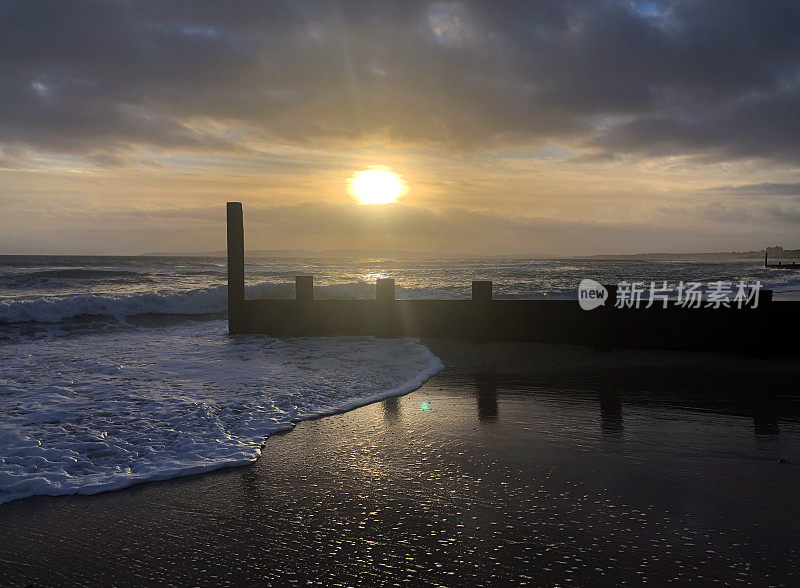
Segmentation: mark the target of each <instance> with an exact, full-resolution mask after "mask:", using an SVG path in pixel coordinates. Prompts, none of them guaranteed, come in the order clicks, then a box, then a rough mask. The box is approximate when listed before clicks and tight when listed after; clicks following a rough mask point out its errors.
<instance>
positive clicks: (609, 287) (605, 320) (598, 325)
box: [587, 284, 617, 351]
mask: <svg viewBox="0 0 800 588" xmlns="http://www.w3.org/2000/svg"><path fill="white" fill-rule="evenodd" d="M603 287H604V288H605V289H606V291H607V292H608V297H607V298H606V302H605V304H604V305H603V306H601V307H600V308H598V309H596V310H590V311H587V312H591V313H594V315H593V316H594V329H595V349H596V350H597V351H610V350H612V349H614V343H615V341H616V331H617V313H616V312H614V311H615V307H614V305H615V304H616V303H617V285H616V284H603Z"/></svg>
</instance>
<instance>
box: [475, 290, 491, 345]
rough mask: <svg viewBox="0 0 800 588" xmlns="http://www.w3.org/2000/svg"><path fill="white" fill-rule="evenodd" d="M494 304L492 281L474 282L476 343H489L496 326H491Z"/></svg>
mask: <svg viewBox="0 0 800 588" xmlns="http://www.w3.org/2000/svg"><path fill="white" fill-rule="evenodd" d="M491 302H492V282H491V280H472V303H473V305H474V306H473V309H472V331H473V332H472V338H473V339H474V340H475V341H479V342H484V341H489V340H490V339H491V338H492V337H491V333H492V331H493V329H494V328H495V327H496V325H493V324H491V319H490V318H489V313H490V311H491V304H490V303H491Z"/></svg>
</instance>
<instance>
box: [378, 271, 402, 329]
mask: <svg viewBox="0 0 800 588" xmlns="http://www.w3.org/2000/svg"><path fill="white" fill-rule="evenodd" d="M375 300H376V301H377V303H378V307H377V309H376V310H377V313H376V315H375V318H376V320H377V324H376V333H377V335H378V336H379V337H396V336H397V332H396V330H397V325H396V322H395V307H396V305H395V304H394V278H378V279H377V280H376V282H375Z"/></svg>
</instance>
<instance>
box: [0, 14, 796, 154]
mask: <svg viewBox="0 0 800 588" xmlns="http://www.w3.org/2000/svg"><path fill="white" fill-rule="evenodd" d="M799 27H800V6H798V4H797V3H794V2H783V1H780V0H775V1H772V2H768V3H756V2H751V1H747V0H717V1H708V2H679V1H666V0H665V1H663V2H654V1H648V2H629V1H621V0H620V1H615V0H605V1H600V0H574V1H570V2H564V1H561V0H544V1H541V2H522V1H520V2H489V1H486V2H470V1H463V2H455V1H454V2H422V1H417V0H403V1H399V0H398V1H395V2H367V3H364V2H350V1H346V0H343V1H341V2H334V1H330V2H327V1H321V0H319V1H318V0H297V1H291V2H290V1H288V0H286V1H276V2H256V1H254V0H242V1H239V2H235V3H227V2H226V3H219V2H213V1H211V0H205V1H203V0H199V1H197V2H188V3H187V2H177V1H171V0H161V1H159V2H149V1H144V2H137V3H128V2H111V1H101V0H94V1H89V0H76V1H74V2H69V3H67V2H27V1H24V0H19V1H9V2H5V3H3V5H2V7H0V58H1V59H0V79H2V84H0V144H2V145H5V146H6V147H7V148H9V149H10V148H16V149H28V150H32V151H38V152H48V153H58V154H67V155H78V156H82V157H86V158H88V159H90V160H93V161H95V162H97V163H99V164H101V165H109V164H118V163H120V162H121V160H122V159H126V158H131V157H140V153H139V152H140V151H142V150H149V151H151V152H152V151H154V152H159V151H177V152H182V151H194V152H197V151H199V152H244V153H246V152H248V150H249V149H251V147H252V145H253V144H256V143H259V142H263V141H278V142H288V143H296V144H305V145H308V144H316V143H317V142H319V141H327V142H341V143H360V142H361V143H374V142H376V141H378V142H380V141H385V142H390V143H393V144H410V145H419V146H424V147H437V148H440V149H444V150H449V151H453V152H456V151H464V150H479V149H494V148H498V147H505V146H509V145H516V144H519V143H538V144H543V143H544V142H546V141H552V140H555V141H558V142H562V143H569V144H572V145H574V146H576V147H584V148H586V149H593V150H595V151H594V152H595V154H596V156H598V157H603V156H605V157H606V158H612V157H613V156H614V155H615V154H634V155H642V156H653V155H655V156H660V155H670V154H690V155H693V156H697V157H700V158H711V159H736V158H742V157H761V158H766V159H773V160H776V161H784V162H785V161H788V162H795V163H796V162H797V161H798V160H800V143H799V142H798V141H797V140H796V138H797V136H798V135H800V127H798V125H800V116H799V115H798V113H799V111H800V106H798V105H800V78H798V71H800V43H797V37H796V31H797V30H798V28H799Z"/></svg>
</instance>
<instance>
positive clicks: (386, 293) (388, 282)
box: [375, 278, 394, 302]
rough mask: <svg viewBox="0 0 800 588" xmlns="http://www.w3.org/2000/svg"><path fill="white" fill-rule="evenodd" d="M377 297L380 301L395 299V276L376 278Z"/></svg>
mask: <svg viewBox="0 0 800 588" xmlns="http://www.w3.org/2000/svg"><path fill="white" fill-rule="evenodd" d="M375 299H376V300H377V301H378V302H393V301H394V278H378V279H377V280H376V282H375Z"/></svg>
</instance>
